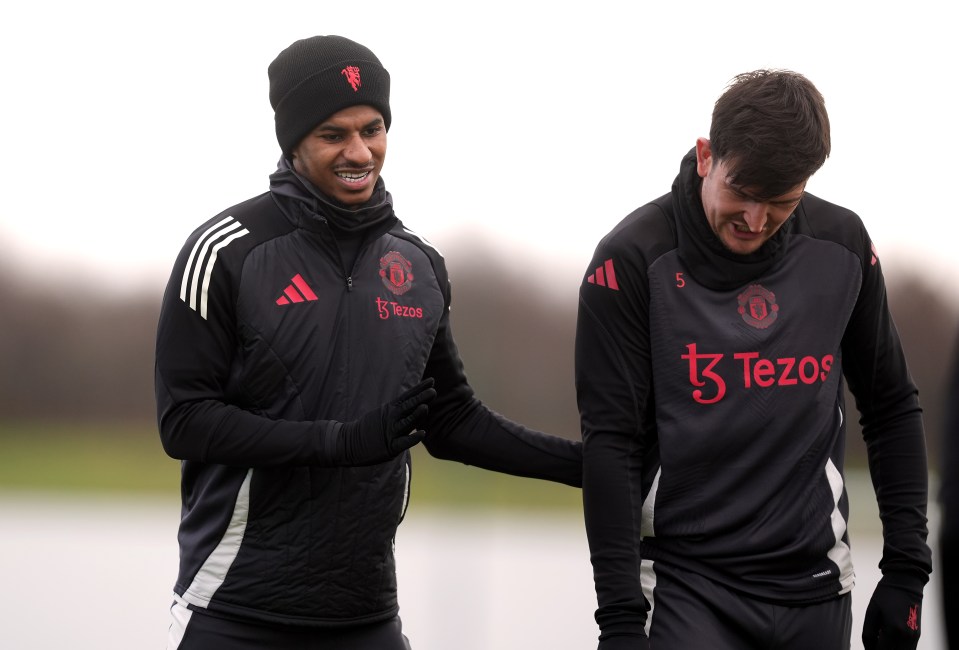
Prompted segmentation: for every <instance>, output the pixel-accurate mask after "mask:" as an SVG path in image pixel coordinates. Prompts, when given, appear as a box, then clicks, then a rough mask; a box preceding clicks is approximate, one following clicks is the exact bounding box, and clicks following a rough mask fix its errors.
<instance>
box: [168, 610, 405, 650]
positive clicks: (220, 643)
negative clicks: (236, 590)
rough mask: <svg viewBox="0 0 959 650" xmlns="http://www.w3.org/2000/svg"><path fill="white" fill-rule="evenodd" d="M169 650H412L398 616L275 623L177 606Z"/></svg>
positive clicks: (174, 612)
mask: <svg viewBox="0 0 959 650" xmlns="http://www.w3.org/2000/svg"><path fill="white" fill-rule="evenodd" d="M173 614H174V622H173V625H172V626H171V629H170V640H169V642H168V645H167V650H265V649H269V650H410V644H409V641H408V640H407V638H406V637H405V636H404V635H403V626H402V624H401V623H400V618H399V617H398V616H397V617H395V618H393V619H390V620H388V621H383V622H381V623H372V624H369V625H359V626H356V627H349V628H332V629H331V628H308V627H293V626H289V627H287V626H272V625H266V624H261V623H254V622H240V621H235V620H231V619H226V618H221V617H219V616H216V615H215V614H210V613H208V612H204V611H190V610H187V609H186V608H185V607H184V606H183V605H180V604H174V605H173Z"/></svg>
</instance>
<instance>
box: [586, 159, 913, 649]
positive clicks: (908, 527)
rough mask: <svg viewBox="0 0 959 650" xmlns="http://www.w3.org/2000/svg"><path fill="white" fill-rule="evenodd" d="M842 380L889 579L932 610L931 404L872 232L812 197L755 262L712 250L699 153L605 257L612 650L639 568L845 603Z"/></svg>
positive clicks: (599, 290) (599, 333)
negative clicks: (872, 490) (925, 406)
mask: <svg viewBox="0 0 959 650" xmlns="http://www.w3.org/2000/svg"><path fill="white" fill-rule="evenodd" d="M844 376H845V380H846V381H848V383H849V387H850V389H851V391H852V393H853V395H855V397H856V402H857V406H858V409H859V411H860V412H861V415H862V420H861V421H862V424H863V435H864V437H865V439H866V443H867V445H868V452H869V463H870V469H871V471H872V476H873V479H874V481H875V483H876V486H877V494H878V499H879V505H880V513H881V515H882V519H883V527H884V541H885V544H884V550H883V560H882V564H881V567H882V571H883V573H884V574H885V575H886V576H890V575H894V576H895V579H896V580H898V581H900V582H901V583H903V584H906V585H908V586H909V587H911V588H913V589H915V590H917V591H919V590H921V588H922V585H924V584H925V582H926V581H927V579H928V574H929V572H930V570H931V566H930V551H929V548H928V547H927V546H926V542H925V539H926V517H925V509H926V490H927V485H926V481H927V472H926V457H925V442H924V434H923V428H922V421H921V412H920V408H919V402H918V397H917V390H916V387H915V385H914V384H913V381H912V379H911V378H910V375H909V372H908V370H907V367H906V361H905V359H904V356H903V352H902V348H901V345H900V341H899V337H898V334H897V332H896V329H895V326H894V325H893V322H892V318H891V317H890V314H889V310H888V306H887V304H886V290H885V286H884V281H883V277H882V270H881V265H880V263H879V259H878V257H877V255H876V252H875V250H874V249H873V247H872V245H871V242H870V239H869V236H868V235H867V233H866V230H865V228H864V227H863V225H862V223H861V221H860V219H859V218H858V217H857V216H856V215H855V214H853V213H852V212H850V211H848V210H845V209H843V208H841V207H839V206H836V205H833V204H830V203H827V202H826V201H823V200H821V199H819V198H816V197H815V196H812V195H810V194H806V195H805V196H804V197H803V199H802V201H801V202H800V203H799V205H798V207H797V208H796V210H795V213H794V214H793V215H792V216H791V217H790V219H789V220H788V221H787V223H786V224H785V225H783V227H782V228H781V229H780V231H779V232H778V233H777V234H776V235H775V236H774V237H773V238H772V239H771V240H770V241H769V242H767V243H766V244H765V245H764V246H763V247H762V248H761V249H760V250H759V251H758V252H756V253H754V254H751V255H746V256H743V255H735V254H733V253H731V252H729V251H727V250H726V249H725V248H724V247H723V245H722V244H721V242H720V241H719V239H718V238H717V237H716V236H715V235H714V233H713V232H712V231H711V229H710V227H709V225H708V223H707V221H706V217H705V214H704V212H703V208H702V203H701V200H700V198H699V177H698V175H697V174H696V169H695V154H694V153H692V152H691V153H690V154H689V155H687V156H686V157H685V158H684V160H683V163H682V166H681V171H680V174H679V176H678V177H677V179H676V182H675V184H674V185H673V188H672V192H671V193H670V194H667V195H665V196H663V197H660V198H659V199H656V200H655V201H653V202H651V203H649V204H647V205H645V206H643V207H641V208H639V209H638V210H636V211H635V212H633V213H632V214H630V215H629V216H628V217H626V218H625V219H624V220H623V221H622V222H620V223H619V224H618V225H617V226H616V227H615V228H614V229H613V230H612V232H610V233H609V234H608V235H607V236H606V237H605V238H604V239H603V240H602V241H601V242H600V244H599V246H598V247H597V249H596V253H595V255H594V257H593V260H592V263H591V264H590V267H589V269H588V271H587V274H586V278H585V280H584V282H583V285H582V288H581V290H580V305H579V317H578V328H577V336H576V386H577V396H578V402H579V408H580V412H581V415H582V428H583V436H584V443H585V444H584V452H583V453H584V470H583V490H584V503H585V514H586V526H587V533H588V537H589V544H590V551H591V557H592V562H593V567H594V575H595V581H596V590H597V595H598V601H599V609H598V610H597V614H596V616H597V621H598V623H599V625H600V628H601V631H602V635H603V636H602V637H601V638H605V637H608V636H609V635H611V634H626V635H638V634H639V633H640V631H641V630H642V626H643V623H644V621H645V617H646V613H645V602H644V597H643V592H642V589H641V586H640V575H639V573H640V566H641V560H642V561H652V562H653V563H654V566H655V562H666V563H675V564H677V565H679V566H682V567H683V568H684V569H686V570H689V571H695V572H698V573H700V574H702V575H704V576H707V577H709V578H711V579H713V580H716V581H718V582H721V583H723V584H724V585H726V586H728V587H729V588H731V589H734V590H736V591H739V592H742V593H745V594H749V595H751V596H753V597H755V598H758V599H761V600H766V601H770V602H776V603H785V604H802V603H809V602H816V601H821V600H825V599H829V598H833V597H836V596H838V595H839V594H841V593H845V592H847V591H849V590H850V589H851V588H852V586H853V580H854V575H853V567H852V561H851V557H850V546H849V538H848V534H847V530H846V528H847V526H846V524H847V520H848V502H847V497H846V492H845V487H844V477H843V462H844V450H845V422H846V418H847V417H848V416H847V412H846V407H845V404H844V400H843V395H844Z"/></svg>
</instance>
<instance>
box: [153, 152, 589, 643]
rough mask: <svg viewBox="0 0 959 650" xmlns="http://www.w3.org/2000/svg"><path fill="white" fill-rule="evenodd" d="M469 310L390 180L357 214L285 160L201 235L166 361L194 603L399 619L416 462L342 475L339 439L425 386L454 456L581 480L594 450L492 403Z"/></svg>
mask: <svg viewBox="0 0 959 650" xmlns="http://www.w3.org/2000/svg"><path fill="white" fill-rule="evenodd" d="M335 224H339V226H340V227H339V228H337V227H336V225H335ZM356 224H362V226H361V227H355V226H356ZM331 226H332V227H331ZM337 236H338V237H340V240H338V239H337ZM343 243H346V244H347V245H346V246H343V245H341V244H343ZM450 300H451V295H450V284H449V280H448V277H447V272H446V266H445V263H444V260H443V258H442V257H441V256H440V255H439V253H438V252H437V251H436V249H435V248H433V247H432V246H431V245H430V244H429V243H428V242H426V241H425V240H423V239H422V238H421V237H419V236H417V235H416V234H414V233H412V232H411V231H410V230H408V229H407V228H405V227H404V226H403V224H402V223H401V222H400V221H399V220H398V219H397V218H396V216H395V215H394V213H393V206H392V200H391V199H390V197H389V194H388V193H387V192H386V190H385V188H384V187H383V185H382V181H380V184H379V187H378V189H377V191H376V193H375V194H374V198H373V200H371V201H370V203H369V205H367V206H365V207H363V208H361V209H360V210H356V211H345V210H343V209H341V207H340V206H336V205H333V204H332V203H330V202H329V201H327V200H325V199H324V198H323V197H322V196H321V195H319V194H317V193H316V191H315V189H314V188H312V186H310V185H309V183H308V181H305V180H304V179H302V178H300V177H299V176H297V175H296V174H295V173H294V172H293V171H292V170H290V169H289V168H288V167H287V166H286V165H285V164H284V165H281V169H280V170H279V171H278V172H277V173H276V174H274V175H273V176H272V177H271V191H270V192H268V193H266V194H263V195H261V196H258V197H256V198H253V199H251V200H249V201H246V202H244V203H241V204H239V205H237V206H234V207H232V208H230V209H228V210H226V211H224V212H223V213H221V214H219V215H217V216H216V217H214V218H213V219H211V220H210V221H208V222H207V223H205V224H204V225H202V226H200V227H199V228H198V229H197V230H196V231H195V232H194V233H193V234H192V235H191V236H190V237H189V239H188V240H187V242H186V244H185V245H184V247H183V249H182V251H181V253H180V255H179V257H178V258H177V261H176V264H175V266H174V268H173V273H172V276H171V279H170V282H169V285H168V287H167V290H166V293H165V295H164V298H163V306H162V311H161V314H160V321H159V327H158V332H157V348H156V394H157V408H158V414H159V426H160V435H161V439H162V442H163V445H164V448H165V449H166V451H167V453H169V454H170V455H171V456H172V457H174V458H178V459H182V460H183V463H182V497H183V508H182V519H181V524H180V531H179V543H180V571H179V576H178V578H177V581H176V585H175V588H174V591H175V594H176V597H177V598H178V599H180V600H181V602H184V603H185V604H187V605H188V606H189V607H191V608H208V609H209V610H211V611H216V612H218V613H220V615H228V616H232V617H239V618H243V619H259V620H265V621H272V622H277V623H283V624H299V625H348V624H359V623H364V622H372V621H377V620H383V619H386V618H390V617H392V616H394V615H395V614H396V612H397V609H398V605H397V595H396V576H395V567H394V559H393V538H394V535H395V533H396V528H397V526H398V525H399V523H400V521H401V520H402V519H403V516H404V513H405V511H406V507H407V501H408V498H409V489H410V471H411V468H410V456H409V453H408V452H404V453H402V454H401V455H399V456H398V457H397V458H395V459H393V460H392V461H389V462H386V463H383V464H380V465H374V466H369V467H344V466H334V465H335V464H336V459H335V458H333V457H331V453H330V451H329V449H328V446H329V445H328V443H329V441H330V439H331V437H332V436H334V435H335V434H336V431H337V430H338V429H339V426H338V424H337V423H338V422H345V421H351V420H355V419H357V418H359V417H360V416H361V415H363V414H364V413H366V412H368V411H370V410H371V409H374V408H377V407H379V406H380V405H381V404H383V403H385V402H387V401H389V400H391V399H393V398H395V397H397V396H398V395H399V394H400V393H401V392H403V391H404V390H406V389H408V388H410V387H411V386H413V385H415V384H416V383H418V382H419V381H420V380H421V379H422V378H423V377H432V378H434V379H435V388H436V391H437V397H436V399H435V400H433V402H432V403H431V404H430V412H429V417H428V420H427V422H426V423H425V426H424V427H423V428H424V429H425V430H426V439H425V441H424V444H425V446H426V447H427V449H428V450H429V451H430V453H432V454H433V455H434V456H438V457H442V458H449V459H454V460H458V461H461V462H464V463H469V464H472V465H477V466H480V467H485V468H489V469H494V470H498V471H503V472H507V473H511V474H516V475H520V476H530V477H535V478H542V479H548V480H554V481H559V482H563V483H567V484H570V485H579V484H580V481H581V467H582V465H581V459H582V455H581V449H580V443H579V442H578V441H577V442H575V443H574V442H572V441H569V440H565V439H562V438H557V437H554V436H547V435H545V434H542V433H539V432H536V431H531V430H529V429H525V428H523V427H522V426H520V425H517V424H514V423H512V422H509V421H508V420H506V419H504V418H502V417H500V416H498V415H497V414H495V413H493V412H491V411H490V410H489V409H487V408H486V407H485V406H484V405H483V404H481V403H480V402H479V400H477V399H476V398H475V397H474V395H473V391H472V389H471V388H470V386H469V384H468V383H467V381H466V376H465V374H464V371H463V365H462V363H461V361H460V359H459V355H458V353H457V350H456V346H455V344H454V342H453V337H452V333H451V331H450V318H449V308H450Z"/></svg>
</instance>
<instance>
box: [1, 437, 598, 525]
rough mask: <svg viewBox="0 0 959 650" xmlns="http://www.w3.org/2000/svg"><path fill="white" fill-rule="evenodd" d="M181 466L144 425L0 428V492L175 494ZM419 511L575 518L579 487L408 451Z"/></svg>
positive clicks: (414, 494)
mask: <svg viewBox="0 0 959 650" xmlns="http://www.w3.org/2000/svg"><path fill="white" fill-rule="evenodd" d="M179 478H180V465H179V463H178V462H177V461H175V460H173V459H171V458H169V457H168V456H167V455H166V454H165V453H164V452H163V448H162V447H161V446H160V440H159V437H158V435H157V432H156V429H155V428H153V427H151V426H148V425H118V424H104V425H92V424H83V425H78V426H70V425H65V424H39V423H13V424H11V423H6V424H0V490H8V491H51V492H79V491H88V492H101V493H111V492H112V493H141V494H142V493H149V494H151V495H156V496H163V495H169V497H170V498H171V499H176V498H178V496H179ZM411 489H412V498H413V503H414V504H415V505H416V506H417V507H427V506H437V507H453V508H473V509H482V508H497V509H503V508H507V509H517V510H537V511H550V512H561V511H568V512H570V513H571V514H576V513H578V512H580V511H581V503H582V501H581V497H580V491H579V490H578V489H574V488H570V487H567V486H565V485H557V484H554V483H549V482H547V481H537V480H530V479H520V478H516V477H513V476H507V475H504V474H497V473H495V472H488V471H484V470H480V469H477V468H475V467H467V466H465V465H461V464H459V463H451V462H447V461H441V460H437V459H435V458H432V457H431V456H430V455H429V454H428V453H426V451H425V449H423V448H422V447H421V446H420V447H417V448H416V449H415V450H414V457H413V481H412V488H411Z"/></svg>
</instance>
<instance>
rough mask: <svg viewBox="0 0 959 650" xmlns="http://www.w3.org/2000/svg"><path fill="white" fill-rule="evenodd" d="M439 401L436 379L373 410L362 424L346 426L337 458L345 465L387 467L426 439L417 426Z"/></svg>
mask: <svg viewBox="0 0 959 650" xmlns="http://www.w3.org/2000/svg"><path fill="white" fill-rule="evenodd" d="M434 397H436V391H435V390H434V389H433V379H432V378H431V379H424V380H423V381H421V382H420V383H418V384H417V385H416V386H413V388H411V389H409V390H408V391H406V392H405V393H403V394H402V395H400V396H399V397H397V398H396V399H395V400H393V401H391V402H388V403H386V404H384V405H383V406H381V407H379V408H377V409H373V410H372V411H370V412H369V413H366V414H365V415H363V416H362V417H361V418H360V419H359V420H354V421H352V422H344V423H343V425H342V427H341V428H340V432H339V437H338V439H337V452H338V453H337V457H339V458H341V459H343V462H344V464H346V465H375V464H377V463H384V462H386V461H388V460H389V459H391V458H393V457H394V456H396V455H397V454H399V453H401V452H403V451H404V450H406V449H409V448H410V447H412V446H413V445H415V444H417V443H418V442H420V441H421V440H422V439H423V436H424V435H425V434H424V433H423V432H422V431H418V430H416V423H417V422H419V421H420V420H422V419H423V418H424V417H425V416H426V413H427V412H428V411H429V408H428V407H427V406H426V403H427V402H429V401H430V400H431V399H433V398H434Z"/></svg>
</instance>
